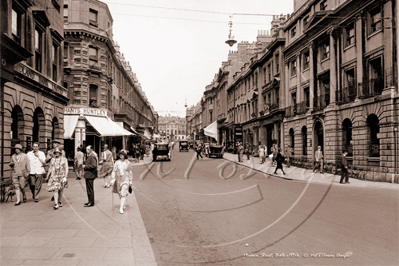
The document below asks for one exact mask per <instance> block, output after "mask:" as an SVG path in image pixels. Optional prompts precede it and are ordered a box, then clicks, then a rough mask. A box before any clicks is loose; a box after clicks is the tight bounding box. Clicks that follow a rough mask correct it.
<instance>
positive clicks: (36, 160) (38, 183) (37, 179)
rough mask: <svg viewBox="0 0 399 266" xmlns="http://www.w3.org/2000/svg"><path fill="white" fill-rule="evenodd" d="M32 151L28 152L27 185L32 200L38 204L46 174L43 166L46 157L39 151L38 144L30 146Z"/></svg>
mask: <svg viewBox="0 0 399 266" xmlns="http://www.w3.org/2000/svg"><path fill="white" fill-rule="evenodd" d="M32 146H33V150H32V151H30V152H28V154H27V156H28V159H29V168H30V170H29V177H28V183H29V187H30V190H31V192H32V198H33V200H34V201H35V202H39V193H40V190H41V189H42V184H43V178H44V176H45V174H46V171H45V170H44V167H43V164H44V163H45V162H46V155H45V154H44V152H42V151H40V150H39V143H38V142H34V143H33V144H32Z"/></svg>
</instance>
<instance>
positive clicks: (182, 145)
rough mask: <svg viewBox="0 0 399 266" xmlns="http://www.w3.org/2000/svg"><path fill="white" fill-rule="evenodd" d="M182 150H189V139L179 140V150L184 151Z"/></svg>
mask: <svg viewBox="0 0 399 266" xmlns="http://www.w3.org/2000/svg"><path fill="white" fill-rule="evenodd" d="M182 150H186V151H188V141H187V140H181V141H179V151H182Z"/></svg>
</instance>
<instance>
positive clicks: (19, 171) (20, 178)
mask: <svg viewBox="0 0 399 266" xmlns="http://www.w3.org/2000/svg"><path fill="white" fill-rule="evenodd" d="M14 148H15V154H13V156H11V163H10V167H12V172H11V177H12V184H13V185H14V187H15V194H16V195H17V202H16V203H15V206H18V205H20V204H21V194H22V197H23V201H24V202H26V195H25V177H27V176H28V174H29V159H28V156H27V155H26V154H25V153H23V152H22V145H21V144H16V145H15V147H14Z"/></svg>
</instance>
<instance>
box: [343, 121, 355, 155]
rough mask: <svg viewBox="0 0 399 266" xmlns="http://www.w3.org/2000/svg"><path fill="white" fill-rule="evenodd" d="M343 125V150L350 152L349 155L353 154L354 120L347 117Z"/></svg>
mask: <svg viewBox="0 0 399 266" xmlns="http://www.w3.org/2000/svg"><path fill="white" fill-rule="evenodd" d="M342 127H343V134H342V140H343V146H344V148H343V150H345V151H347V152H348V156H353V146H352V121H351V120H350V119H349V118H346V119H345V120H344V121H343V122H342Z"/></svg>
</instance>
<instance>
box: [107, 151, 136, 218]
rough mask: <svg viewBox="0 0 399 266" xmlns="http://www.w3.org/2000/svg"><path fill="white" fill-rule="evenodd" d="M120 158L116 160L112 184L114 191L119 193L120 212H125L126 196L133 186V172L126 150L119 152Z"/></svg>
mask: <svg viewBox="0 0 399 266" xmlns="http://www.w3.org/2000/svg"><path fill="white" fill-rule="evenodd" d="M119 158H120V159H119V160H118V161H117V162H115V165H114V168H113V171H112V174H111V175H112V180H111V184H112V185H113V189H112V192H113V193H118V194H119V198H120V200H121V205H120V208H119V213H121V214H123V210H124V209H125V203H126V197H127V195H128V190H129V187H131V186H132V182H133V172H132V169H131V165H130V162H129V160H127V153H126V151H125V150H121V151H120V152H119Z"/></svg>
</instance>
